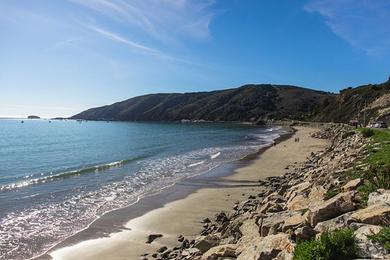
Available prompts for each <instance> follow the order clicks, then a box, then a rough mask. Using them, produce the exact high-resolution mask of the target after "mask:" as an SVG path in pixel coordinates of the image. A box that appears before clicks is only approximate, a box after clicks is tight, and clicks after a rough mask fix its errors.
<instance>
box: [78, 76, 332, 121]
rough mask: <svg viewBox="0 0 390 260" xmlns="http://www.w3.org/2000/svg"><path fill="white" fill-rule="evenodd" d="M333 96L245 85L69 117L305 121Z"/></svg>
mask: <svg viewBox="0 0 390 260" xmlns="http://www.w3.org/2000/svg"><path fill="white" fill-rule="evenodd" d="M334 98H335V95H334V94H331V93H326V92H323V91H315V90H311V89H305V88H300V87H295V86H284V85H283V86H281V85H265V84H262V85H245V86H242V87H239V88H235V89H227V90H219V91H211V92H197V93H184V94H179V93H174V94H151V95H144V96H139V97H134V98H131V99H128V100H125V101H122V102H118V103H114V104H112V105H108V106H102V107H97V108H91V109H88V110H86V111H84V112H81V113H79V114H77V115H75V116H73V117H72V119H86V120H121V121H177V120H183V119H188V120H206V121H252V122H253V121H257V120H264V119H284V118H289V119H306V118H308V117H312V116H314V115H316V114H317V113H318V112H319V109H321V108H322V107H323V105H326V104H328V103H329V102H332V101H333V100H334Z"/></svg>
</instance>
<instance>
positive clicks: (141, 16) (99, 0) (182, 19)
mask: <svg viewBox="0 0 390 260" xmlns="http://www.w3.org/2000/svg"><path fill="white" fill-rule="evenodd" d="M70 1H71V2H73V3H75V4H77V5H79V6H83V7H85V8H88V9H90V10H92V11H94V12H96V13H97V14H99V15H103V16H105V17H107V18H109V19H111V20H113V21H116V22H119V23H120V24H121V25H123V26H125V27H127V28H128V29H137V30H139V31H141V32H143V33H146V34H147V35H148V36H151V37H153V38H155V39H158V40H161V41H163V42H172V41H176V40H177V38H178V37H190V38H193V39H198V40H199V39H207V38H209V37H210V35H211V33H210V29H209V25H210V23H211V20H212V19H213V17H214V15H215V13H214V12H213V11H212V10H211V6H212V5H213V3H214V1H213V0H142V1H129V0H70Z"/></svg>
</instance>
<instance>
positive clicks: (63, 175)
mask: <svg viewBox="0 0 390 260" xmlns="http://www.w3.org/2000/svg"><path fill="white" fill-rule="evenodd" d="M144 158H146V156H138V157H135V158H129V159H125V160H120V161H115V162H110V163H105V164H98V165H93V166H88V167H84V168H80V169H76V170H70V171H64V172H59V173H56V174H51V175H48V176H44V177H38V178H33V179H27V180H25V181H20V182H15V183H11V184H6V185H2V186H0V191H8V190H13V189H18V188H22V187H26V186H30V185H34V184H42V183H46V182H49V181H55V180H61V179H66V178H70V177H74V176H79V175H82V174H87V173H92V172H95V173H96V172H100V171H104V170H108V169H111V168H116V167H120V166H123V165H125V164H128V163H131V162H134V161H139V160H142V159H144ZM26 177H32V175H29V176H26Z"/></svg>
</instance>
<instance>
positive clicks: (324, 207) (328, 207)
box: [307, 191, 355, 227]
mask: <svg viewBox="0 0 390 260" xmlns="http://www.w3.org/2000/svg"><path fill="white" fill-rule="evenodd" d="M354 196H355V192H353V191H349V192H344V193H340V194H338V195H336V196H335V197H333V198H331V199H328V200H326V201H323V202H322V203H320V204H319V205H317V206H315V207H314V208H310V209H309V213H308V214H307V220H308V223H310V225H311V226H312V227H315V226H316V224H317V223H318V222H322V221H325V220H328V219H332V218H334V217H337V216H339V215H341V214H343V213H346V212H349V211H352V210H354V209H355V203H354V201H353V198H354Z"/></svg>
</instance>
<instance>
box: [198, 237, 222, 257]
mask: <svg viewBox="0 0 390 260" xmlns="http://www.w3.org/2000/svg"><path fill="white" fill-rule="evenodd" d="M220 240H221V239H220V237H218V236H216V235H207V236H202V237H200V238H199V239H198V241H197V242H196V243H195V245H194V247H195V248H197V249H199V251H200V252H202V253H204V252H206V251H207V250H209V249H210V248H212V247H214V246H217V245H219V241H220Z"/></svg>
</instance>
